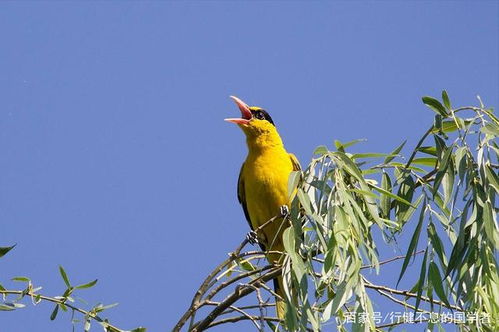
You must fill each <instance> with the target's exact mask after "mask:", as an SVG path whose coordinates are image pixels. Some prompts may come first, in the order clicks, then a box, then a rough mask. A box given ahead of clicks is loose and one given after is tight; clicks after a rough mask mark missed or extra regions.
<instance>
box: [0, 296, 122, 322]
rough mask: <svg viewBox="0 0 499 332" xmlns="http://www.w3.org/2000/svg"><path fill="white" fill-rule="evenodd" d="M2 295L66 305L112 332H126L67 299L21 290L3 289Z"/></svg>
mask: <svg viewBox="0 0 499 332" xmlns="http://www.w3.org/2000/svg"><path fill="white" fill-rule="evenodd" d="M0 294H2V295H9V294H10V295H20V296H24V295H28V296H30V297H35V298H37V299H40V300H43V301H47V302H52V303H55V304H57V305H64V306H66V307H68V308H70V309H71V310H73V311H77V312H79V313H81V314H83V315H85V316H86V317H90V318H92V319H93V320H95V321H96V322H98V323H100V324H102V325H103V326H104V327H106V329H108V330H109V331H111V332H125V331H124V330H122V329H120V328H118V327H116V326H114V325H112V324H110V323H108V322H107V321H106V320H105V319H103V318H101V317H99V315H97V314H96V313H95V312H92V311H87V310H84V309H81V308H78V307H76V306H74V305H72V304H70V303H67V302H66V299H65V298H61V299H56V298H54V297H50V296H45V295H41V294H37V293H34V292H32V291H29V290H28V291H26V290H24V291H19V290H7V289H3V290H0Z"/></svg>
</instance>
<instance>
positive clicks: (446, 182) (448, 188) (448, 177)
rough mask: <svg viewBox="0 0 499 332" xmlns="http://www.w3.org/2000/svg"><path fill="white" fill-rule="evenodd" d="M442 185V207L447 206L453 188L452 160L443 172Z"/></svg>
mask: <svg viewBox="0 0 499 332" xmlns="http://www.w3.org/2000/svg"><path fill="white" fill-rule="evenodd" d="M442 184H443V187H444V205H445V206H447V204H448V203H449V202H450V200H451V198H452V190H453V188H454V167H453V166H452V160H451V161H450V162H449V166H448V167H447V169H446V170H445V174H444V177H443V179H442Z"/></svg>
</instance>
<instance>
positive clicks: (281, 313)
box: [274, 276, 286, 319]
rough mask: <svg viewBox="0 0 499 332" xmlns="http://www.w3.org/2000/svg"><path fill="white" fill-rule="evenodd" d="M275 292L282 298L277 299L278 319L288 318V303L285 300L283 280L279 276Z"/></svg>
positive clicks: (276, 280)
mask: <svg viewBox="0 0 499 332" xmlns="http://www.w3.org/2000/svg"><path fill="white" fill-rule="evenodd" d="M274 291H275V293H276V294H277V295H279V296H280V297H281V298H277V297H276V299H275V309H276V312H277V318H279V319H285V317H286V301H285V300H284V298H285V295H284V284H283V280H282V276H279V277H277V278H275V279H274Z"/></svg>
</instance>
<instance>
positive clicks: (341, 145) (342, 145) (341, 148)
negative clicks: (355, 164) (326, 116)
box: [334, 138, 366, 152]
mask: <svg viewBox="0 0 499 332" xmlns="http://www.w3.org/2000/svg"><path fill="white" fill-rule="evenodd" d="M365 141H366V139H364V138H362V139H354V140H353V141H350V142H346V143H341V142H340V141H338V140H335V141H334V145H335V146H336V149H337V150H338V151H341V152H345V149H346V148H348V147H350V146H352V145H354V144H357V143H360V142H365Z"/></svg>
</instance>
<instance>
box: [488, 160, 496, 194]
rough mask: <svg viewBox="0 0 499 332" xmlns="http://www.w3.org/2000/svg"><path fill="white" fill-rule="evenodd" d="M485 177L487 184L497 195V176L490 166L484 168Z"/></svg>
mask: <svg viewBox="0 0 499 332" xmlns="http://www.w3.org/2000/svg"><path fill="white" fill-rule="evenodd" d="M485 175H486V178H487V181H488V182H489V184H490V185H491V186H492V187H493V188H494V189H495V191H496V192H497V193H499V176H498V175H497V173H496V172H494V170H493V169H492V167H491V166H490V165H486V166H485Z"/></svg>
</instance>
